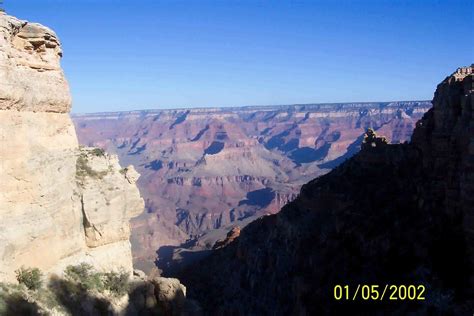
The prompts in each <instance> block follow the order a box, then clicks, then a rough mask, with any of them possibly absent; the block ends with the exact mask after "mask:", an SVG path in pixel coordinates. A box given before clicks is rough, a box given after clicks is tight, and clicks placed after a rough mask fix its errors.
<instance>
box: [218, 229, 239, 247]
mask: <svg viewBox="0 0 474 316" xmlns="http://www.w3.org/2000/svg"><path fill="white" fill-rule="evenodd" d="M239 236H240V227H239V226H236V227H234V228H232V229H231V230H230V231H229V232H228V233H227V236H226V238H225V239H223V240H218V241H217V242H216V243H215V244H214V246H213V247H212V249H213V250H216V249H221V248H223V247H225V246H227V245H228V244H230V243H231V242H233V241H234V240H235V239H236V238H237V237H239Z"/></svg>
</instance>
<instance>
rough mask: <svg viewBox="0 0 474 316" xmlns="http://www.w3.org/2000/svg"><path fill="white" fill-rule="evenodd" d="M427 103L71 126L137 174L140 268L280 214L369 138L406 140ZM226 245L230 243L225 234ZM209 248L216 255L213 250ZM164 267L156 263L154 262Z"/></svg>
mask: <svg viewBox="0 0 474 316" xmlns="http://www.w3.org/2000/svg"><path fill="white" fill-rule="evenodd" d="M430 107H431V103H430V102H379V103H345V104H308V105H290V106H266V107H265V106H262V107H258V106H256V107H241V108H210V109H190V110H155V111H133V112H122V113H97V114H88V115H75V116H74V117H73V120H74V123H75V125H76V129H77V132H78V135H79V140H80V143H82V144H83V145H86V146H95V147H101V148H103V149H105V150H106V151H107V152H111V153H117V154H118V155H119V158H120V162H121V164H123V165H124V166H125V165H129V164H132V165H134V166H135V168H136V169H137V170H138V172H139V173H140V174H141V175H142V176H141V177H140V179H139V180H138V186H139V188H140V191H141V194H142V195H143V197H144V198H145V203H146V210H147V211H146V212H144V213H143V214H141V215H140V216H139V217H137V218H136V219H134V220H133V221H132V245H133V253H134V257H135V263H136V264H137V267H139V268H141V269H143V270H144V271H145V270H146V271H147V272H149V271H150V269H151V268H153V267H154V261H155V258H156V251H157V250H158V252H159V253H164V252H166V251H160V250H159V249H160V248H162V247H165V248H164V250H166V249H167V248H166V247H167V246H177V245H180V244H181V243H185V241H186V240H187V239H189V238H194V237H196V236H198V237H199V236H201V235H202V234H203V233H205V232H208V231H209V230H215V229H220V228H222V227H232V225H239V226H241V221H242V220H243V219H245V218H249V217H259V216H262V215H264V214H267V213H275V212H278V211H279V210H280V209H281V208H282V207H283V206H284V205H285V204H286V203H288V202H290V201H292V200H293V199H294V198H295V197H296V196H297V194H298V191H299V189H300V187H301V185H302V184H304V183H306V182H308V181H310V180H311V179H313V178H314V177H317V176H319V175H322V174H324V173H326V172H328V171H329V170H330V169H332V168H334V167H335V166H337V165H338V164H339V163H341V162H342V161H344V160H345V159H347V158H349V157H350V156H352V155H353V154H355V153H356V152H357V151H358V150H359V147H360V145H361V144H362V141H363V134H364V132H365V130H366V129H367V128H373V129H374V130H375V131H377V132H378V133H381V134H383V135H386V136H387V140H388V141H389V142H391V143H401V142H404V141H406V140H409V138H410V136H411V132H412V130H413V128H414V126H415V123H416V121H417V120H419V119H420V118H421V116H422V115H423V113H424V112H425V111H426V110H428V109H429V108H430ZM224 237H225V233H224ZM211 248H212V245H211ZM158 259H159V260H160V258H158Z"/></svg>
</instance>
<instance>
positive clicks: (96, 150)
mask: <svg viewBox="0 0 474 316" xmlns="http://www.w3.org/2000/svg"><path fill="white" fill-rule="evenodd" d="M91 153H92V154H93V155H94V156H96V157H100V156H104V155H105V150H103V149H102V148H94V149H92V150H91Z"/></svg>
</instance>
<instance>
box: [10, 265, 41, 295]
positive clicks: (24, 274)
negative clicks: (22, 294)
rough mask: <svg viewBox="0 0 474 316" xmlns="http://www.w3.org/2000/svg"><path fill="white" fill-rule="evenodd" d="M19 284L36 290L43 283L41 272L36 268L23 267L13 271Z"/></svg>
mask: <svg viewBox="0 0 474 316" xmlns="http://www.w3.org/2000/svg"><path fill="white" fill-rule="evenodd" d="M15 273H16V279H17V281H18V283H19V284H24V285H25V286H26V287H27V288H28V289H29V290H33V291H34V290H37V289H39V288H41V286H42V285H43V281H42V277H43V274H42V273H41V271H40V270H39V269H38V268H24V267H21V268H20V269H18V270H16V271H15Z"/></svg>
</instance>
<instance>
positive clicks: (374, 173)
mask: <svg viewBox="0 0 474 316" xmlns="http://www.w3.org/2000/svg"><path fill="white" fill-rule="evenodd" d="M473 73H474V65H472V66H470V67H462V68H459V69H457V70H456V71H455V72H454V73H453V74H452V75H450V76H448V77H447V78H446V79H445V80H443V81H442V82H441V83H440V84H439V85H438V87H437V89H436V92H435V95H434V98H433V108H432V109H430V110H429V111H428V112H427V113H426V114H425V115H424V116H423V118H422V119H421V120H419V121H418V122H417V123H416V128H415V131H414V133H413V136H412V140H411V142H409V143H404V144H388V143H387V140H386V139H385V137H379V136H377V135H376V134H375V133H374V132H373V131H372V130H369V131H368V132H367V133H366V134H365V136H364V140H363V143H362V146H361V147H362V148H361V151H360V152H359V153H357V154H356V155H354V156H353V157H352V158H350V159H348V160H347V161H345V162H343V163H342V164H340V165H339V166H338V167H336V168H335V169H334V170H332V171H331V172H329V173H327V174H325V175H323V176H320V177H318V178H316V179H314V180H311V181H310V182H308V183H306V184H305V185H303V187H302V188H301V191H300V193H299V195H298V197H297V198H296V199H295V200H293V201H292V202H290V203H288V204H287V205H285V206H284V207H283V208H282V210H281V211H280V212H279V213H277V214H274V215H268V216H263V217H261V218H259V219H257V220H255V221H254V222H252V223H250V224H248V225H247V226H246V227H245V228H244V229H242V230H241V231H240V233H239V236H237V237H235V238H233V240H232V241H229V243H228V244H227V245H226V246H223V247H221V248H220V249H216V250H214V251H213V253H212V254H210V255H209V256H207V257H206V258H204V259H202V260H201V261H199V262H197V263H195V264H194V265H192V266H190V267H188V268H187V269H186V270H185V271H184V272H182V274H181V280H182V282H184V283H185V284H186V285H187V286H188V289H189V292H190V296H191V297H194V298H197V299H198V300H199V301H200V303H201V304H202V306H203V308H204V310H205V312H206V313H208V314H212V315H224V314H227V313H230V314H232V315H345V314H351V315H386V314H390V315H406V314H414V315H466V314H469V313H471V312H472V307H473V306H474V301H473V297H474V295H473V289H474V278H473V273H472V272H473V271H472V268H473V267H474V247H473V245H474V221H473V219H474V213H473V211H474V200H473V196H474V177H473V176H474V172H473V170H474V146H473V144H474V129H473V124H474V117H473V105H474V74H473ZM229 237H231V236H229ZM363 284H369V285H378V286H380V287H381V288H383V287H384V286H385V285H387V284H391V285H393V284H395V285H401V284H405V285H409V284H415V285H420V284H421V285H423V286H424V287H425V289H426V290H425V292H424V299H423V300H421V301H416V300H415V301H410V302H407V301H404V302H400V301H399V302H394V301H389V300H386V301H384V300H379V301H377V302H375V301H370V302H369V301H361V299H360V298H359V301H357V299H356V298H354V299H352V297H353V296H354V292H355V291H356V288H357V287H358V285H363ZM336 285H342V286H346V285H347V286H349V288H350V289H351V296H350V298H349V299H347V300H344V299H343V300H338V299H337V298H335V296H334V293H335V292H334V287H335V286H336ZM354 297H355V296H354Z"/></svg>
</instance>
